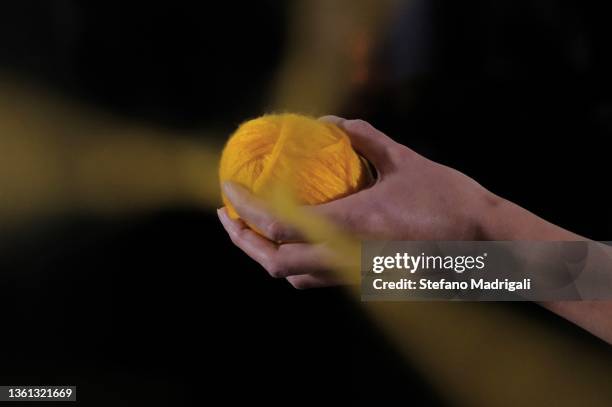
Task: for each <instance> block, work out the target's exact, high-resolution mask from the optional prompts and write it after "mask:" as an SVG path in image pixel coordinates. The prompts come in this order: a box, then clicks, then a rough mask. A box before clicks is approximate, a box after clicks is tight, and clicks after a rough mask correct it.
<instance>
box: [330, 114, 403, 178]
mask: <svg viewBox="0 0 612 407" xmlns="http://www.w3.org/2000/svg"><path fill="white" fill-rule="evenodd" d="M319 120H321V121H324V122H327V123H332V124H335V125H336V126H338V127H340V128H341V129H343V130H344V131H345V132H346V133H347V134H348V136H349V138H350V139H351V145H352V146H353V148H354V149H355V150H357V152H359V154H361V155H362V156H364V157H365V158H366V159H367V160H368V161H369V162H370V163H372V164H373V165H374V167H376V170H377V171H378V172H379V173H384V172H385V171H387V170H388V169H390V168H392V163H393V161H392V159H393V151H394V150H397V149H400V148H402V147H401V146H400V145H399V144H397V143H396V142H395V141H393V140H392V139H391V138H390V137H388V136H387V135H386V134H384V133H383V132H381V131H379V130H377V129H376V128H374V126H372V125H371V124H370V123H368V122H366V121H364V120H346V119H343V118H341V117H338V116H323V117H321V118H319Z"/></svg>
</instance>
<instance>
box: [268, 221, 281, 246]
mask: <svg viewBox="0 0 612 407" xmlns="http://www.w3.org/2000/svg"><path fill="white" fill-rule="evenodd" d="M265 234H266V236H267V237H268V238H269V239H271V240H275V241H280V240H283V237H284V228H283V225H281V224H280V222H279V221H277V220H273V221H271V222H270V223H268V225H267V226H266V229H265Z"/></svg>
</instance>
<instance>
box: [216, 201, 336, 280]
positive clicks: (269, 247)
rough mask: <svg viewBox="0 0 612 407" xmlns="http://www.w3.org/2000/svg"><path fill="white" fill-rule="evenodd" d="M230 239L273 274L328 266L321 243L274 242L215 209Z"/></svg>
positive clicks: (293, 273) (309, 271)
mask: <svg viewBox="0 0 612 407" xmlns="http://www.w3.org/2000/svg"><path fill="white" fill-rule="evenodd" d="M217 215H218V216H219V220H221V223H222V224H223V227H224V228H225V230H226V231H227V233H228V234H229V236H230V239H231V240H232V242H233V243H234V244H235V245H236V246H238V247H239V248H240V249H242V251H244V252H245V253H246V254H247V255H248V256H249V257H251V258H252V259H253V260H255V261H256V262H257V263H259V264H260V265H261V266H263V267H264V268H265V269H266V271H267V272H268V273H269V274H270V275H271V276H272V277H275V278H287V277H290V276H296V275H302V274H312V273H321V272H324V271H325V270H328V267H327V265H328V259H329V258H330V253H329V251H328V249H327V248H325V247H324V246H322V245H313V244H307V243H287V244H283V245H277V244H275V243H273V242H271V241H269V240H267V239H266V238H264V237H262V236H260V235H258V234H257V233H255V232H254V231H253V230H251V229H250V228H249V227H248V226H247V225H246V224H245V223H244V222H242V221H240V220H234V219H230V217H229V216H228V215H227V211H226V210H225V208H222V209H219V210H218V211H217Z"/></svg>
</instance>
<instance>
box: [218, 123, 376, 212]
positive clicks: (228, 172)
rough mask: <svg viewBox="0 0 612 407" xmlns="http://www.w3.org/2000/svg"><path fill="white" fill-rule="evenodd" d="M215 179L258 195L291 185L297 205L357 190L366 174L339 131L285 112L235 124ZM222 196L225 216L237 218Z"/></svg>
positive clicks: (358, 157)
mask: <svg viewBox="0 0 612 407" xmlns="http://www.w3.org/2000/svg"><path fill="white" fill-rule="evenodd" d="M219 178H220V182H221V183H223V182H225V181H233V182H236V183H238V184H241V185H242V186H244V187H246V188H248V189H249V190H250V191H251V192H252V193H254V194H255V195H259V196H262V195H264V194H265V192H266V189H267V188H270V187H271V186H273V185H275V183H280V184H282V185H285V186H289V187H290V188H291V190H292V192H293V193H294V194H295V197H296V199H297V200H298V202H299V203H301V204H306V205H315V204H321V203H325V202H329V201H332V200H334V199H338V198H341V197H343V196H346V195H349V194H352V193H354V192H357V191H358V190H360V189H362V188H364V187H365V186H367V184H368V183H369V182H370V181H371V174H370V172H369V169H368V168H367V165H366V164H365V161H364V160H363V159H362V158H361V157H360V156H359V155H358V154H357V153H356V152H355V150H353V148H352V147H351V143H350V140H349V138H348V136H347V135H346V133H345V132H344V131H343V130H341V129H340V128H338V127H337V126H336V125H334V124H331V123H325V122H322V121H319V120H316V119H314V118H312V117H308V116H302V115H298V114H291V113H286V114H273V115H265V116H262V117H259V118H256V119H253V120H249V121H247V122H245V123H243V124H242V125H240V127H238V130H236V132H235V133H234V134H233V135H232V136H231V137H230V139H229V140H228V142H227V144H226V145H225V148H224V149H223V153H222V156H221V163H220V168H219ZM222 197H223V203H224V204H225V206H226V207H227V211H228V214H229V215H230V217H232V218H234V219H236V218H238V214H237V213H236V211H235V210H234V208H233V207H232V204H231V202H230V201H229V200H228V199H227V198H226V197H225V195H222Z"/></svg>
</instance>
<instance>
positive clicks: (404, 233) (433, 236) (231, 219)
mask: <svg viewBox="0 0 612 407" xmlns="http://www.w3.org/2000/svg"><path fill="white" fill-rule="evenodd" d="M323 121H325V122H326V123H331V124H334V125H335V126H337V127H338V128H339V129H341V130H343V131H344V132H345V133H346V135H347V136H348V138H349V139H350V144H351V145H352V147H353V148H354V149H355V150H356V151H357V152H358V153H359V154H361V155H362V156H363V157H365V158H366V159H367V160H368V161H369V162H370V163H371V164H372V165H373V166H374V168H375V169H376V173H377V179H376V181H375V183H374V184H373V185H371V186H370V187H368V188H364V189H359V183H355V184H351V185H355V187H353V186H350V187H347V189H346V190H345V191H344V193H340V194H339V196H344V197H342V198H340V199H335V200H330V201H327V202H325V203H322V204H318V205H313V206H312V207H309V209H310V210H312V211H314V212H316V213H317V214H319V215H321V216H324V217H326V218H327V219H329V220H330V221H331V222H333V223H334V224H336V225H337V226H338V227H339V228H341V229H342V230H344V231H346V232H349V233H351V234H353V235H354V236H356V237H358V238H370V239H386V240H478V239H482V238H487V236H483V235H482V233H483V231H486V230H487V228H486V222H487V220H488V218H489V216H488V215H489V213H490V211H491V209H492V208H494V207H495V206H497V205H498V203H499V202H500V201H501V199H500V198H498V197H496V196H494V195H493V194H491V193H490V192H488V191H487V190H486V189H484V188H483V187H482V186H480V185H479V184H478V183H476V182H475V181H474V180H472V179H471V178H469V177H467V176H465V175H464V174H462V173H460V172H458V171H456V170H453V169H451V168H448V167H445V166H443V165H440V164H437V163H435V162H433V161H430V160H428V159H426V158H425V157H423V156H420V155H419V154H417V153H416V152H414V151H412V150H411V149H409V148H407V147H405V146H403V145H401V144H398V143H396V142H395V141H393V140H392V139H390V138H389V137H388V136H386V135H385V134H383V133H382V132H380V131H378V130H376V129H375V128H374V127H372V126H371V125H370V124H368V123H366V122H364V121H362V120H344V119H341V118H338V117H334V116H329V117H326V118H323ZM264 162H265V160H264ZM257 165H260V164H257ZM222 166H223V164H222ZM327 174H329V172H327ZM221 178H222V180H223V179H224V177H223V176H222V177H221ZM245 184H246V185H245ZM345 185H348V184H345ZM222 186H223V192H224V196H225V199H226V202H227V203H228V205H229V204H231V205H232V208H233V209H230V207H229V206H227V207H225V208H221V209H220V210H219V211H218V215H219V218H220V220H221V222H222V223H223V226H224V227H225V229H226V231H227V232H228V234H229V236H230V238H231V239H232V241H233V242H234V243H235V244H236V245H237V246H238V247H240V248H241V249H242V250H243V251H244V252H245V253H246V254H247V255H249V256H250V257H252V258H253V259H254V260H255V261H257V262H258V263H260V264H261V265H262V266H263V267H264V268H265V269H266V270H267V271H268V272H269V273H270V274H271V275H272V276H274V277H278V278H286V279H287V280H288V281H289V282H290V283H291V284H292V285H293V286H294V287H296V288H309V287H319V286H327V285H335V284H340V283H342V282H341V281H338V280H337V276H336V275H335V274H334V273H330V272H329V268H328V265H329V261H328V259H329V258H330V256H333V253H331V252H330V250H329V249H328V247H326V245H325V244H324V243H314V244H312V243H307V242H303V241H301V240H302V239H301V236H300V234H299V232H298V231H295V230H294V229H292V228H290V227H287V226H285V225H283V224H282V223H280V222H279V221H278V220H277V219H275V218H274V217H273V216H272V215H271V214H270V213H269V212H268V211H267V210H266V207H265V205H264V204H263V203H262V202H261V201H260V200H259V199H258V198H257V196H256V194H253V193H252V191H250V190H249V188H248V186H249V185H248V183H245V182H240V183H234V182H222ZM245 186H246V187H247V188H245ZM307 203H310V202H307ZM234 210H235V213H236V214H237V215H238V216H239V217H240V219H236V218H235V216H232V211H234ZM248 225H252V227H253V228H255V229H257V230H258V231H260V233H261V234H262V235H263V236H265V237H263V236H262V235H260V234H258V233H255V232H254V231H253V229H252V228H251V227H249V226H248ZM279 241H282V242H292V243H282V244H279V243H278V242H279ZM357 273H358V272H357Z"/></svg>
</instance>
